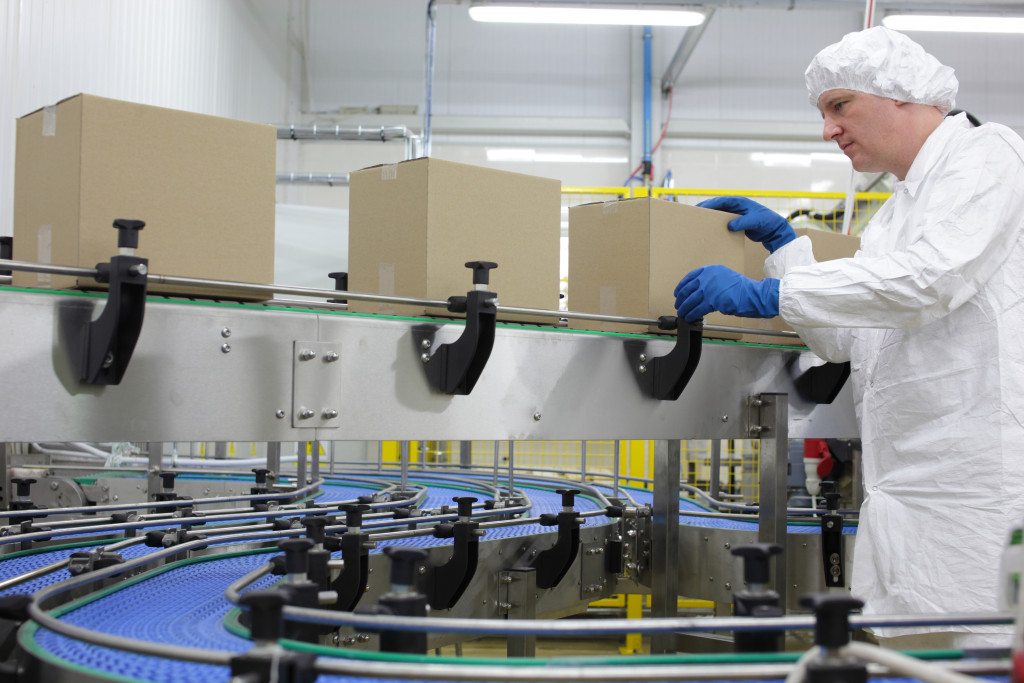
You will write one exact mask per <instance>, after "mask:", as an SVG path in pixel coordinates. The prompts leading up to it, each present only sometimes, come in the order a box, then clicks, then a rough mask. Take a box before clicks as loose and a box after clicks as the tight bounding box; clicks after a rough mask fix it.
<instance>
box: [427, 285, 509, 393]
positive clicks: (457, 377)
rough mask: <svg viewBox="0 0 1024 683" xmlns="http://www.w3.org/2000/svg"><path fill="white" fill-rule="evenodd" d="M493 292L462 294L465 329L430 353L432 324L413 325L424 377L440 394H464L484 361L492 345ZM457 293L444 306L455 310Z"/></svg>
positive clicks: (459, 304)
mask: <svg viewBox="0 0 1024 683" xmlns="http://www.w3.org/2000/svg"><path fill="white" fill-rule="evenodd" d="M496 297H497V295H496V294H495V293H494V292H488V291H486V290H473V291H470V292H468V293H467V294H466V300H465V311H466V329H465V330H463V332H462V335H461V336H460V337H459V338H458V339H456V340H455V341H453V342H451V343H450V344H441V345H440V346H438V347H437V348H435V349H434V352H433V353H431V352H430V349H431V348H432V347H433V346H434V335H435V334H436V333H437V330H438V327H437V326H436V325H417V326H415V327H413V328H412V338H413V342H414V344H415V352H416V354H417V356H418V357H419V359H420V360H421V361H422V362H423V369H424V370H425V371H426V373H427V381H428V382H429V383H430V386H431V387H433V388H434V389H435V390H437V391H440V392H441V393H444V394H451V395H462V396H467V395H469V393H470V392H471V391H473V387H474V386H476V382H477V380H478V379H480V373H482V372H483V371H484V366H486V365H487V359H488V358H490V356H491V348H492V347H493V346H494V330H495V326H496V322H497V316H498V308H497V306H496V303H495V302H496V300H497V298H496ZM461 308H462V301H461V297H460V298H456V297H452V298H451V299H449V306H448V310H449V311H452V312H459V309H461Z"/></svg>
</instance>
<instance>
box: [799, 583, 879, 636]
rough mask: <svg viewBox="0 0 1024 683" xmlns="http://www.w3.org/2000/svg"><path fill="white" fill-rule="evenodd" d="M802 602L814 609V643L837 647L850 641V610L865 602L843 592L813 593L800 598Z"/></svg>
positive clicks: (861, 605) (803, 604)
mask: <svg viewBox="0 0 1024 683" xmlns="http://www.w3.org/2000/svg"><path fill="white" fill-rule="evenodd" d="M800 604H801V605H802V606H804V607H809V608H811V609H813V610H814V616H815V619H816V621H815V624H814V644H815V645H821V646H823V647H829V648H837V647H842V646H844V645H846V644H847V643H848V642H850V612H852V611H853V610H857V609H860V608H861V607H863V606H864V603H863V602H862V601H860V600H858V599H857V598H854V597H851V596H849V595H842V594H841V593H813V594H811V595H805V596H803V597H802V598H800Z"/></svg>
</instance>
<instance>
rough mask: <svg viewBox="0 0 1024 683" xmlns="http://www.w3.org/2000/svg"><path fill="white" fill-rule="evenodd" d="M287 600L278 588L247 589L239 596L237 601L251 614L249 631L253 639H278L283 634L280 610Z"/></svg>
mask: <svg viewBox="0 0 1024 683" xmlns="http://www.w3.org/2000/svg"><path fill="white" fill-rule="evenodd" d="M287 602H288V598H287V596H286V595H285V592H284V591H283V590H280V589H275V590H262V591H248V592H246V593H242V595H241V596H239V598H238V603H239V604H240V605H244V606H246V607H248V608H249V612H250V614H251V619H250V625H249V631H250V632H251V634H252V639H253V640H256V641H261V640H279V639H280V638H281V636H283V635H284V622H283V621H282V619H281V612H282V609H283V608H284V606H285V603H287Z"/></svg>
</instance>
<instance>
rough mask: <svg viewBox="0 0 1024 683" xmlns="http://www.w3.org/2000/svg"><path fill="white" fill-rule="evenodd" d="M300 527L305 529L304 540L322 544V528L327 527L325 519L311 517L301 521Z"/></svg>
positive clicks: (316, 516)
mask: <svg viewBox="0 0 1024 683" xmlns="http://www.w3.org/2000/svg"><path fill="white" fill-rule="evenodd" d="M302 526H304V527H306V538H308V539H309V540H311V541H313V543H318V544H323V542H324V536H325V535H326V534H325V533H324V527H326V526H327V518H326V517H324V516H322V515H314V516H312V517H306V518H305V519H303V520H302Z"/></svg>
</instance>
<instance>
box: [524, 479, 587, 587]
mask: <svg viewBox="0 0 1024 683" xmlns="http://www.w3.org/2000/svg"><path fill="white" fill-rule="evenodd" d="M555 493H558V494H561V496H562V511H561V512H559V513H558V514H557V515H552V514H546V515H541V517H540V523H541V525H542V526H557V527H558V540H557V541H555V545H553V546H552V547H551V548H548V549H547V550H545V551H544V552H541V553H537V557H535V558H534V559H533V561H532V562H530V563H529V565H530V566H531V567H533V568H534V569H536V570H537V587H538V588H553V587H555V586H557V585H558V582H559V581H561V580H562V577H564V576H565V574H566V573H567V572H568V571H569V567H570V565H572V563H573V561H574V560H575V559H576V555H577V554H578V553H579V549H580V525H581V524H582V522H583V520H582V519H581V518H580V517H579V516H578V513H577V512H576V510H574V509H573V505H574V503H575V497H576V494H578V493H580V491H579V490H578V489H558V490H557V491H555Z"/></svg>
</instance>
